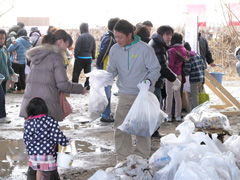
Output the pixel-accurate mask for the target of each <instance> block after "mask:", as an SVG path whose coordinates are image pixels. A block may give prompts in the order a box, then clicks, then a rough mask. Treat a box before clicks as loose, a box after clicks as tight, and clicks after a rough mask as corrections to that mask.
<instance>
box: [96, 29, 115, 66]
mask: <svg viewBox="0 0 240 180" xmlns="http://www.w3.org/2000/svg"><path fill="white" fill-rule="evenodd" d="M115 43H116V40H115V39H114V35H113V33H112V31H107V32H105V33H104V34H103V36H102V38H101V43H100V45H99V51H98V56H97V63H96V64H97V67H98V68H99V69H104V70H106V68H107V63H108V55H109V51H110V49H111V47H112V46H113V45H114V44H115Z"/></svg>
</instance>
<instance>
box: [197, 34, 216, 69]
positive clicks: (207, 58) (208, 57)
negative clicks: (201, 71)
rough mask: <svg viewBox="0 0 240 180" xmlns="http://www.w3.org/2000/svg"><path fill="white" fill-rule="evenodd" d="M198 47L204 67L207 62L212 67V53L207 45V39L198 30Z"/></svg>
mask: <svg viewBox="0 0 240 180" xmlns="http://www.w3.org/2000/svg"><path fill="white" fill-rule="evenodd" d="M198 48H199V50H198V52H200V55H201V56H202V58H203V60H204V63H205V68H207V64H209V65H210V66H212V67H214V66H216V64H215V63H214V60H213V58H212V53H211V51H210V48H209V46H208V41H207V40H206V38H205V37H203V36H202V35H201V33H200V32H199V33H198Z"/></svg>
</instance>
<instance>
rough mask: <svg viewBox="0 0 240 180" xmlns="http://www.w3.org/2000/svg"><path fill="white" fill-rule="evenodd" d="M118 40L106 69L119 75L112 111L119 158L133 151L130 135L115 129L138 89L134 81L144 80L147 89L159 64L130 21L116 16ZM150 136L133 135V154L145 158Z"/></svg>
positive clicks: (158, 70)
mask: <svg viewBox="0 0 240 180" xmlns="http://www.w3.org/2000/svg"><path fill="white" fill-rule="evenodd" d="M114 37H115V39H116V41H117V43H116V44H115V45H113V46H112V48H111V49H110V52H109V61H108V64H107V71H108V72H109V73H111V74H112V75H113V78H114V77H116V76H118V80H117V87H118V89H119V94H118V97H119V101H118V104H117V108H116V113H115V122H114V137H115V150H116V154H117V160H118V161H121V160H123V159H124V158H126V157H127V156H129V155H131V154H132V153H133V149H132V148H133V145H132V137H131V135H129V134H126V133H124V132H122V131H121V130H119V129H117V128H118V126H120V125H121V124H122V123H123V121H124V119H125V117H126V116H127V114H128V111H129V110H130V108H131V106H132V104H133V102H134V100H135V99H136V97H137V95H138V93H139V89H138V88H137V84H138V83H141V82H143V81H144V80H146V85H147V86H148V87H150V89H149V90H150V91H151V92H153V91H154V85H155V83H156V81H157V79H158V78H159V76H160V64H159V63H158V60H157V57H156V55H155V53H154V51H153V49H152V48H151V47H149V46H148V45H147V44H146V43H144V42H142V41H141V40H140V38H139V36H137V35H134V30H133V25H132V24H131V23H129V22H128V21H127V20H123V19H122V20H119V21H118V22H117V23H116V25H115V26H114ZM150 147H151V139H150V138H149V137H142V136H136V148H135V150H134V154H137V155H140V156H142V157H143V158H148V157H149V156H150V153H151V148H150Z"/></svg>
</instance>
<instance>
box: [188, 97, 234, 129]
mask: <svg viewBox="0 0 240 180" xmlns="http://www.w3.org/2000/svg"><path fill="white" fill-rule="evenodd" d="M186 120H190V121H192V122H194V124H195V126H196V127H197V128H204V129H226V130H227V129H230V124H229V120H228V118H227V116H225V115H223V114H222V113H220V112H218V111H217V110H216V109H211V108H210V102H209V101H206V102H205V103H203V104H200V105H199V106H197V107H195V108H194V109H193V110H192V111H191V112H190V113H189V114H187V115H186V116H185V118H184V121H186Z"/></svg>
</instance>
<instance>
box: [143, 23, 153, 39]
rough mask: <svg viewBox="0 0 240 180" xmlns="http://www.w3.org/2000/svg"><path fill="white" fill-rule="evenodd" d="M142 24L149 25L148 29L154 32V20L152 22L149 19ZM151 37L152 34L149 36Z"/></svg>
mask: <svg viewBox="0 0 240 180" xmlns="http://www.w3.org/2000/svg"><path fill="white" fill-rule="evenodd" d="M142 25H145V26H147V28H148V30H149V33H151V32H152V28H153V24H152V22H151V21H149V20H147V21H144V22H143V23H142ZM149 37H150V36H149Z"/></svg>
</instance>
